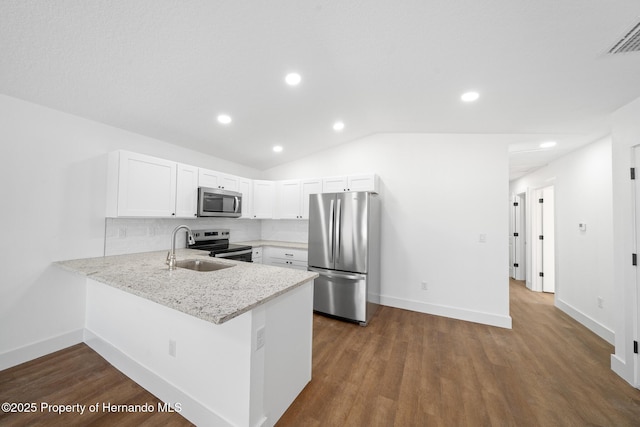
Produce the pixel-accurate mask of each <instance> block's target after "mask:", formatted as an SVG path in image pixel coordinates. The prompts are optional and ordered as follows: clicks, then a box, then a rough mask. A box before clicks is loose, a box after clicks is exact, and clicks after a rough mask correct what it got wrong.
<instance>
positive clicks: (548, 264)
mask: <svg viewBox="0 0 640 427" xmlns="http://www.w3.org/2000/svg"><path fill="white" fill-rule="evenodd" d="M554 194H555V193H554V190H553V187H547V188H544V189H543V198H544V202H543V203H541V205H542V235H543V237H544V238H543V240H542V265H543V270H542V271H543V273H544V277H543V278H542V292H551V293H553V292H555V291H556V268H555V264H556V262H555V259H556V258H555V257H556V255H555V221H554V211H555V209H554Z"/></svg>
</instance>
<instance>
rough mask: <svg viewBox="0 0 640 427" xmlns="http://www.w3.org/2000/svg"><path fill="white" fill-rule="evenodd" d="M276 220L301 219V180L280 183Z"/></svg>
mask: <svg viewBox="0 0 640 427" xmlns="http://www.w3.org/2000/svg"><path fill="white" fill-rule="evenodd" d="M277 186H278V193H277V196H276V197H277V201H278V202H277V204H276V206H277V209H276V213H275V215H274V216H275V217H276V218H283V219H297V218H300V216H301V214H300V194H301V185H300V180H298V179H293V180H288V181H278V183H277Z"/></svg>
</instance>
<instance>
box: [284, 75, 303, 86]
mask: <svg viewBox="0 0 640 427" xmlns="http://www.w3.org/2000/svg"><path fill="white" fill-rule="evenodd" d="M284 81H285V82H287V84H288V85H289V86H298V85H299V84H300V82H301V81H302V76H300V74H298V73H289V74H287V75H286V76H285V78H284Z"/></svg>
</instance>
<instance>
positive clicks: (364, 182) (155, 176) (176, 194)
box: [107, 150, 378, 219]
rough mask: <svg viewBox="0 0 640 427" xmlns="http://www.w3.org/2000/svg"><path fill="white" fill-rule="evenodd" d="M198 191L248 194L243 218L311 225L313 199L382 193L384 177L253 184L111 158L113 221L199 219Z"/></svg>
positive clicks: (119, 155)
mask: <svg viewBox="0 0 640 427" xmlns="http://www.w3.org/2000/svg"><path fill="white" fill-rule="evenodd" d="M198 187H208V188H219V189H223V190H229V191H237V192H239V193H242V216H241V218H283V219H308V218H309V195H310V194H314V193H323V192H324V193H339V192H344V191H371V192H375V193H377V192H378V177H377V175H375V174H360V175H345V176H337V177H327V178H315V179H291V180H286V181H267V180H251V179H248V178H242V177H239V176H235V175H230V174H226V173H222V172H217V171H213V170H209V169H202V168H197V167H195V166H190V165H185V164H181V163H177V162H172V161H170V160H165V159H160V158H157V157H152V156H147V155H144V154H138V153H132V152H130V151H125V150H119V151H114V152H112V153H109V156H108V177H107V217H165V218H193V217H196V216H197V212H198Z"/></svg>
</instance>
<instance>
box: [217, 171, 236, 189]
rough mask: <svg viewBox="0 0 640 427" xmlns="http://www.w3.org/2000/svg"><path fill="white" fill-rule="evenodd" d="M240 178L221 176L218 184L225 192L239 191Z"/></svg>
mask: <svg viewBox="0 0 640 427" xmlns="http://www.w3.org/2000/svg"><path fill="white" fill-rule="evenodd" d="M239 181H240V180H239V178H238V177H237V176H233V175H227V174H220V175H219V178H218V184H219V185H220V188H222V189H223V190H229V191H239V189H240V187H239Z"/></svg>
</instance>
